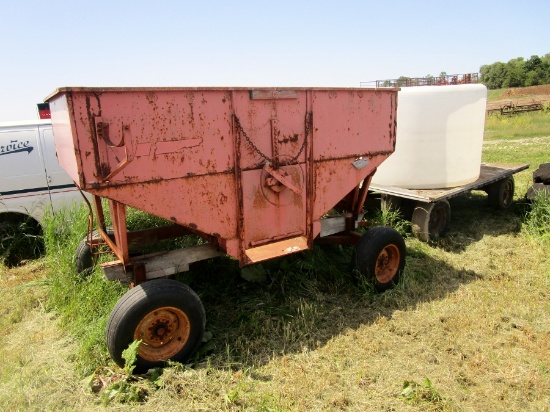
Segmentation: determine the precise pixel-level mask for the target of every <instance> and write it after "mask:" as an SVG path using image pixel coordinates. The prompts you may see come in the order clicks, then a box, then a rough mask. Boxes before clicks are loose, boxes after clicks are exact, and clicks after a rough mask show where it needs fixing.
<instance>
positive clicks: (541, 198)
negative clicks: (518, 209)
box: [524, 191, 550, 242]
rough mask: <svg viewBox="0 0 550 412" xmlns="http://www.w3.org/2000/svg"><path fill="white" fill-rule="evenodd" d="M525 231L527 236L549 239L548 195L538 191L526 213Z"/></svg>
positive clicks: (549, 209)
mask: <svg viewBox="0 0 550 412" xmlns="http://www.w3.org/2000/svg"><path fill="white" fill-rule="evenodd" d="M524 228H525V231H526V232H527V233H528V234H529V236H531V237H533V238H535V239H541V240H542V241H545V242H546V241H550V195H548V194H547V193H545V192H542V191H540V192H538V193H537V195H536V197H535V199H534V200H533V203H532V204H531V208H530V209H529V211H528V212H527V214H526V217H525V224H524Z"/></svg>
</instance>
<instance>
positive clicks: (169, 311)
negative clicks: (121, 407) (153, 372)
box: [107, 279, 206, 373]
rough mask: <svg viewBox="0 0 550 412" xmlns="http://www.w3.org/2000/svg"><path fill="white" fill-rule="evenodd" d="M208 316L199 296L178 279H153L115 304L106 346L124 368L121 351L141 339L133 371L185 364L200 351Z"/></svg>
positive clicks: (130, 291) (139, 371) (108, 326)
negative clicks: (198, 349) (166, 364)
mask: <svg viewBox="0 0 550 412" xmlns="http://www.w3.org/2000/svg"><path fill="white" fill-rule="evenodd" d="M205 324H206V315H205V312H204V307H203V305H202V302H201V301H200V299H199V297H198V296H197V294H196V293H195V292H193V290H191V288H189V287H188V286H186V285H184V284H182V283H180V282H177V281H175V280H167V279H162V280H152V281H149V282H145V283H142V284H141V285H139V286H137V287H135V288H133V289H130V290H129V291H128V292H127V293H126V294H125V295H124V296H123V297H122V298H121V299H120V300H119V301H118V302H117V304H116V305H115V307H114V309H113V311H112V312H111V316H110V317H109V321H108V323H107V347H108V349H109V353H110V354H111V357H112V358H113V360H114V361H115V362H116V363H117V364H118V365H119V366H121V367H123V366H124V359H123V358H122V352H123V351H124V350H125V349H126V348H127V347H128V346H129V345H130V344H131V343H132V342H133V341H137V340H141V344H140V345H139V347H138V353H137V355H138V356H137V361H136V364H135V368H134V372H135V373H143V372H146V371H147V370H148V369H151V368H154V367H159V366H164V364H165V363H166V361H168V360H173V361H177V362H183V361H185V360H187V359H189V357H190V356H191V355H193V353H194V352H195V351H196V350H197V348H198V346H199V345H200V343H201V341H202V337H203V335H204V327H205Z"/></svg>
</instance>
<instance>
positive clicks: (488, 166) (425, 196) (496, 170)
mask: <svg viewBox="0 0 550 412" xmlns="http://www.w3.org/2000/svg"><path fill="white" fill-rule="evenodd" d="M528 167H529V164H522V165H519V166H518V165H509V164H498V163H482V164H481V172H480V175H479V178H478V179H477V180H476V181H474V182H472V183H468V184H466V185H463V186H458V187H452V188H445V189H405V188H402V187H396V186H384V185H377V184H375V183H371V185H370V189H369V190H370V191H372V192H378V193H383V194H387V195H392V196H398V197H402V198H405V199H411V200H417V201H421V202H430V203H431V202H437V201H438V200H442V199H451V198H453V197H456V196H459V195H461V194H463V193H465V192H468V191H470V190H476V189H479V190H483V189H482V188H483V187H485V186H488V185H490V184H491V183H495V182H497V181H499V180H501V179H504V178H506V177H509V176H512V175H513V174H515V173H518V172H521V171H522V170H525V169H527V168H528Z"/></svg>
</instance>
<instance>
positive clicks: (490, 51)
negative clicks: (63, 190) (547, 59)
mask: <svg viewBox="0 0 550 412" xmlns="http://www.w3.org/2000/svg"><path fill="white" fill-rule="evenodd" d="M2 3H3V4H2V9H1V14H0V53H1V62H0V122H2V121H12V120H22V119H34V118H37V112H36V106H35V105H36V103H38V102H41V101H42V100H43V99H44V97H45V96H47V95H48V94H50V93H51V92H53V91H54V90H55V89H56V88H58V87H62V86H320V87H322V86H344V87H358V86H359V83H360V82H366V81H374V80H379V79H391V78H396V77H399V76H401V75H404V76H410V77H421V76H425V75H428V74H431V75H438V74H439V73H440V72H442V71H444V72H447V74H459V73H470V72H477V71H478V70H479V68H480V66H481V65H483V64H491V63H494V62H496V61H502V62H507V61H508V60H510V59H512V58H516V57H524V58H526V59H528V58H529V57H531V56H532V55H538V56H542V55H544V54H546V53H550V23H549V22H550V1H549V0H524V1H517V0H514V1H508V0H499V1H483V0H477V1H471V0H459V1H455V2H449V1H396V0H393V1H392V0H386V1H381V0H379V1H370V0H365V1H358V0H355V1H344V0H340V1H324V0H319V1H307V0H303V1H299V0H294V1H286V0H284V1H275V0H272V1H261V0H256V1H244V0H242V1H240V0H232V1H218V0H215V1H206V0H202V1H185V0H180V1H162V0H155V1H140V0H134V1H116V0H110V1H103V0H96V1H78V0H72V1H56V0H42V1H34V0H29V1H25V0H17V1H16V0H5V1H3V2H2Z"/></svg>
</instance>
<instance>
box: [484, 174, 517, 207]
mask: <svg viewBox="0 0 550 412" xmlns="http://www.w3.org/2000/svg"><path fill="white" fill-rule="evenodd" d="M514 190H515V183H514V177H513V176H508V177H506V178H504V179H502V180H499V181H498V182H495V183H492V184H490V185H489V187H488V188H487V195H488V197H489V205H490V206H491V207H493V208H495V209H508V208H509V207H510V205H511V204H512V201H513V200H514Z"/></svg>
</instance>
